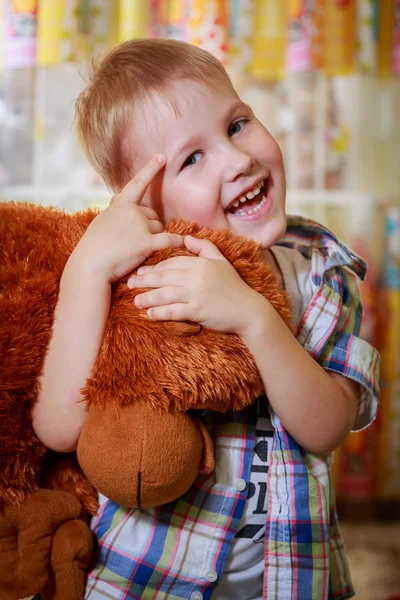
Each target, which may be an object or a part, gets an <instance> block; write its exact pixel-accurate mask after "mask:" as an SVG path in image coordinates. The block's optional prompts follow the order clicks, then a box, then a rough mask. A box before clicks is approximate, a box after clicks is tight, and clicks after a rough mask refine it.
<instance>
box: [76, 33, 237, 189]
mask: <svg viewBox="0 0 400 600" xmlns="http://www.w3.org/2000/svg"><path fill="white" fill-rule="evenodd" d="M221 77H223V78H225V79H227V80H228V81H230V80H229V77H228V75H227V73H226V71H225V69H224V67H223V65H222V64H221V63H220V62H219V61H218V60H217V59H216V58H214V56H212V55H211V54H210V53H209V52H206V51H205V50H202V49H201V48H198V47H196V46H192V45H190V44H186V43H185V42H179V41H177V40H167V39H134V40H129V41H127V42H124V43H123V44H120V45H118V46H116V47H115V48H113V49H112V50H111V51H110V52H109V53H108V54H107V55H106V56H105V57H104V58H103V59H102V60H101V61H100V62H98V61H96V60H94V61H93V63H92V68H91V72H90V74H89V81H88V84H87V86H86V87H85V89H84V90H83V91H82V92H81V94H80V95H79V97H78V99H77V101H76V107H75V127H76V131H77V134H78V139H79V141H80V143H81V145H82V148H83V151H84V152H85V154H86V157H87V158H88V160H89V161H90V163H91V164H92V165H93V167H94V168H95V169H96V171H97V172H98V173H99V174H100V175H101V176H102V178H103V179H104V181H105V182H106V184H107V185H108V186H109V187H110V188H111V189H113V190H114V191H119V190H120V189H122V187H123V186H124V185H125V184H126V183H127V182H128V181H129V179H130V178H131V177H132V173H131V169H132V164H131V163H132V157H131V156H130V157H129V156H127V154H128V152H127V151H126V143H124V133H126V131H128V128H129V127H130V126H131V125H132V122H133V110H134V106H135V103H136V101H138V100H144V99H147V98H149V97H150V96H151V94H152V93H153V92H155V93H167V92H168V91H169V89H170V87H171V85H172V84H173V83H174V82H175V81H179V80H182V79H191V80H193V81H197V82H199V83H204V84H206V85H207V86H208V87H210V88H213V86H214V85H216V82H217V81H218V80H221Z"/></svg>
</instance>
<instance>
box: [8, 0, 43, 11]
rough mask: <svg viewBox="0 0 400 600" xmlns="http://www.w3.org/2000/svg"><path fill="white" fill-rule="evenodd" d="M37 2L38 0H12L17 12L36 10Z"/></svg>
mask: <svg viewBox="0 0 400 600" xmlns="http://www.w3.org/2000/svg"><path fill="white" fill-rule="evenodd" d="M36 2H37V0H11V4H12V7H13V9H14V12H16V13H32V12H33V11H34V10H36Z"/></svg>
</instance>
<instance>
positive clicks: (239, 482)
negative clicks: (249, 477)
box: [235, 479, 247, 492]
mask: <svg viewBox="0 0 400 600" xmlns="http://www.w3.org/2000/svg"><path fill="white" fill-rule="evenodd" d="M246 485H247V484H246V482H245V480H244V479H236V480H235V488H236V489H237V490H238V492H243V490H245V489H246Z"/></svg>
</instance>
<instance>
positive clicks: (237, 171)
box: [225, 148, 256, 182]
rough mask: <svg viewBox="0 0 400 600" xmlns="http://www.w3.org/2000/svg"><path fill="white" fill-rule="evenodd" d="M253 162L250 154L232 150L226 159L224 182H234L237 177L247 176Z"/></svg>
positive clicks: (235, 149)
mask: <svg viewBox="0 0 400 600" xmlns="http://www.w3.org/2000/svg"><path fill="white" fill-rule="evenodd" d="M255 162H256V161H255V159H254V158H253V156H252V155H251V154H248V153H247V152H242V151H241V150H238V149H237V148H232V149H231V150H230V151H229V152H228V156H227V157H226V163H225V164H226V170H225V177H226V180H227V181H229V182H230V181H235V180H236V179H238V177H241V176H242V175H246V174H248V173H249V171H250V169H251V167H252V166H253V165H254V164H255Z"/></svg>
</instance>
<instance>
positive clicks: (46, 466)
mask: <svg viewBox="0 0 400 600" xmlns="http://www.w3.org/2000/svg"><path fill="white" fill-rule="evenodd" d="M96 214H97V211H96V210H88V211H85V212H79V213H75V214H72V215H70V214H67V213H64V212H62V211H60V210H57V209H54V208H45V207H41V206H33V205H29V204H24V203H20V204H17V203H0V314H1V317H2V318H1V324H0V356H1V357H2V359H1V360H2V364H1V368H0V390H1V393H0V472H1V473H2V479H1V482H0V507H1V509H2V513H0V549H1V548H3V551H1V550H0V551H1V552H2V554H3V556H2V557H0V562H1V563H2V564H3V565H7V564H10V561H12V560H16V562H18V559H17V556H18V557H20V556H23V555H24V550H23V548H22V547H21V545H19V540H18V535H20V532H21V531H23V532H25V533H26V530H28V535H25V538H26V537H28V538H29V535H31V539H30V540H29V543H30V544H31V546H30V547H31V548H32V535H33V534H32V529H35V527H33V526H32V523H33V522H35V519H33V515H34V514H38V511H39V512H40V514H41V519H38V521H41V525H40V527H42V529H43V528H44V529H46V532H47V538H46V539H47V540H48V542H47V545H46V546H45V548H44V549H43V551H42V553H41V554H40V553H38V559H37V561H36V564H37V568H36V574H35V573H30V574H29V573H27V564H28V563H31V562H32V560H30V561H28V562H27V563H24V564H21V563H20V564H19V568H20V573H21V582H22V583H23V585H22V583H21V586H20V588H19V589H18V593H21V591H23V592H24V593H23V594H22V593H21V596H20V597H22V596H23V595H29V594H30V593H35V592H38V591H41V593H42V595H43V597H44V598H58V597H60V598H63V599H64V600H69V599H70V598H71V600H75V598H76V599H78V598H79V597H81V595H82V594H81V591H78V592H77V591H76V590H81V589H82V581H83V579H82V577H83V575H82V574H83V573H84V570H85V568H86V567H87V565H88V563H89V560H90V556H91V544H90V531H89V530H88V528H87V525H86V522H85V518H84V516H85V514H95V512H96V510H97V506H98V505H97V492H98V491H101V492H103V493H105V494H106V495H107V496H108V497H110V498H112V499H113V500H114V501H116V502H119V503H120V504H124V505H127V506H139V507H140V506H154V505H157V503H158V504H162V503H164V502H168V501H170V500H173V499H175V498H176V497H179V496H180V495H181V494H182V493H184V492H185V491H186V490H187V489H188V488H189V487H190V485H191V484H192V483H193V481H194V479H195V478H196V476H197V475H198V473H199V472H205V473H209V472H210V471H211V470H212V468H213V452H212V450H213V449H212V443H211V440H210V438H209V436H208V433H207V431H206V430H205V428H204V426H203V425H202V423H201V421H199V420H198V419H197V420H196V419H194V418H192V416H191V414H190V413H189V412H188V411H190V410H193V409H207V410H214V411H220V412H224V411H228V410H240V409H243V408H245V407H246V406H248V405H249V404H251V403H252V402H254V400H255V399H256V398H257V397H259V396H260V395H261V394H262V384H261V380H260V377H259V374H258V371H257V369H256V367H255V364H254V361H253V358H252V356H251V354H250V352H249V351H248V349H247V348H246V346H245V345H244V344H243V343H242V342H241V340H240V339H239V338H238V337H237V336H235V335H229V334H222V333H219V332H216V331H212V330H209V329H203V328H202V327H201V326H200V325H197V324H195V323H173V322H159V321H152V320H150V319H148V318H147V316H146V312H145V311H143V310H141V309H138V308H137V307H136V306H135V304H134V302H133V300H134V297H135V295H136V294H137V293H139V292H140V291H142V290H137V289H135V290H132V289H129V288H128V286H127V284H126V281H127V277H125V278H123V279H122V280H120V281H119V282H118V283H116V284H115V285H114V286H113V293H112V304H111V312H110V316H109V319H108V323H107V326H106V331H105V334H104V339H103V344H102V346H101V349H100V353H99V357H98V359H97V362H96V364H95V366H94V369H93V372H92V375H91V378H90V379H89V380H88V381H87V383H86V386H85V388H84V389H83V392H82V395H83V399H84V401H85V402H86V404H87V408H88V418H87V420H86V423H85V425H84V428H83V430H82V435H81V438H80V440H79V444H78V452H77V454H78V458H79V462H80V465H79V464H78V461H77V456H76V453H69V454H66V455H58V454H55V453H53V452H50V451H49V450H48V449H47V448H46V447H45V446H44V445H43V444H42V443H41V442H40V441H39V440H38V438H37V436H36V435H35V433H34V431H33V428H32V422H31V409H32V406H33V404H34V402H35V401H36V399H37V396H38V391H39V381H40V374H41V371H42V368H43V362H44V357H45V353H46V349H47V347H48V344H49V340H50V336H51V329H52V323H53V316H54V309H55V305H56V301H57V295H58V287H59V281H60V278H61V274H62V271H63V269H64V266H65V263H66V261H67V260H68V257H69V256H70V254H71V252H72V251H73V249H74V247H75V246H76V244H77V243H78V241H79V240H80V238H81V236H82V235H83V233H84V232H85V230H86V228H87V227H88V226H89V224H90V222H91V221H92V220H93V219H94V218H95V216H96ZM166 229H167V230H169V231H173V232H175V233H180V234H191V235H195V236H197V237H200V238H205V239H210V240H211V241H212V242H213V243H214V244H215V245H216V246H217V247H218V248H219V249H220V251H221V252H222V253H223V254H224V256H225V257H226V258H227V259H228V260H229V261H230V262H231V263H232V264H233V266H234V267H235V268H236V270H237V271H238V273H239V275H240V276H241V277H242V278H243V280H244V281H245V282H246V283H247V284H248V285H249V286H250V287H252V288H254V289H255V290H256V291H258V292H259V293H261V294H263V295H264V296H265V297H266V298H268V300H269V301H270V302H271V304H272V305H273V306H274V308H275V309H276V310H277V311H278V313H279V314H280V316H281V317H282V319H283V320H284V321H285V323H286V324H287V325H288V326H289V327H290V307H289V303H288V299H287V297H286V295H285V293H284V292H282V290H281V289H280V288H279V286H278V284H277V283H276V281H275V278H274V276H273V274H272V272H271V270H270V268H269V267H268V265H266V264H265V263H264V262H263V261H262V260H261V258H260V248H259V246H258V245H257V244H255V243H254V242H250V241H246V240H244V239H243V238H239V237H238V236H234V235H232V234H230V233H228V232H225V231H211V230H207V229H205V228H198V227H197V226H195V225H193V224H190V223H185V222H183V221H179V222H171V223H169V224H168V225H167V226H166ZM187 254H189V252H188V251H187V250H185V249H173V250H164V251H159V252H156V253H154V254H153V255H152V256H151V257H150V258H149V259H147V261H146V262H145V263H144V264H156V263H158V262H160V261H161V260H164V259H166V258H169V257H171V256H177V255H187ZM82 468H83V471H82ZM127 482H133V483H132V485H127ZM51 494H53V496H51ZM54 494H64V496H62V500H54V498H55V497H56V496H54ZM50 498H53V500H50ZM59 498H61V496H59ZM35 501H36V505H35V508H34V509H32V507H31V506H30V505H29V503H31V504H32V505H34V504H35ZM39 506H41V507H42V508H41V509H39ZM62 506H64V510H62V508H60V507H62ZM46 511H47V512H46ZM57 511H58V512H57ZM61 513H62V514H61ZM55 514H56V516H55ZM29 515H30V516H29ZM32 519H33V521H32ZM46 521H47V525H46ZM49 522H51V526H49V525H48V523H49ZM68 523H69V525H68ZM71 523H72V526H71ZM38 529H40V528H39V526H38V527H37V528H36V532H35V535H36V536H39V533H38ZM64 530H65V531H66V533H64ZM60 531H61V533H60ZM29 532H30V533H29ZM20 537H21V536H20ZM39 537H40V536H39ZM25 538H24V537H23V536H22V539H23V540H24V539H25ZM60 539H61V540H63V541H62V543H60V541H59V540H60ZM2 540H3V542H4V540H7V544H8V545H7V550H6V551H5V553H4V548H5V544H4V543H3V544H2ZM10 540H11V541H12V543H9V542H10ZM65 540H67V542H68V543H67V544H65ZM55 541H56V542H57V543H58V546H57V543H56V544H55V545H54V542H55ZM57 547H60V548H61V547H64V548H65V547H68V548H69V549H70V552H69V553H68V552H67V553H66V554H62V553H61V555H60V553H59V552H58V551H57ZM60 556H61V557H62V556H64V559H62V558H60ZM33 562H34V563H35V561H33ZM39 565H41V566H39ZM44 565H45V567H44ZM66 565H68V568H66ZM71 565H73V566H74V568H73V569H72V568H71ZM76 566H78V568H77V569H76V568H75V567H76ZM28 571H29V569H28ZM40 572H41V573H42V579H43V580H46V581H44V582H42V584H41V586H40V589H33V590H32V589H30V588H29V586H30V585H31V583H32V582H33V583H34V582H35V579H34V578H35V577H38V576H39V575H38V573H40ZM78 572H79V573H78ZM65 573H67V575H65ZM71 573H75V575H76V574H77V573H78V575H77V576H76V581H75V582H74V584H72V583H71V582H72V581H73V577H74V575H71ZM70 575H71V576H70ZM8 576H9V575H7V568H0V591H2V590H3V589H7V585H5V586H4V585H3V581H4V580H5V578H7V577H8ZM57 577H58V582H57ZM46 578H47V579H46ZM22 580H24V581H22ZM49 582H50V583H49ZM77 582H78V583H77ZM46 586H47V587H46ZM28 588H29V589H28ZM72 588H74V590H73V589H72ZM27 590H28V591H27ZM60 590H61V591H60ZM57 594H59V596H57ZM74 594H75V595H74ZM1 597H2V598H3V597H4V599H5V600H8V598H10V600H11V598H15V597H16V596H15V595H13V596H9V595H6V594H5V593H4V594H2V595H1Z"/></svg>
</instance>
